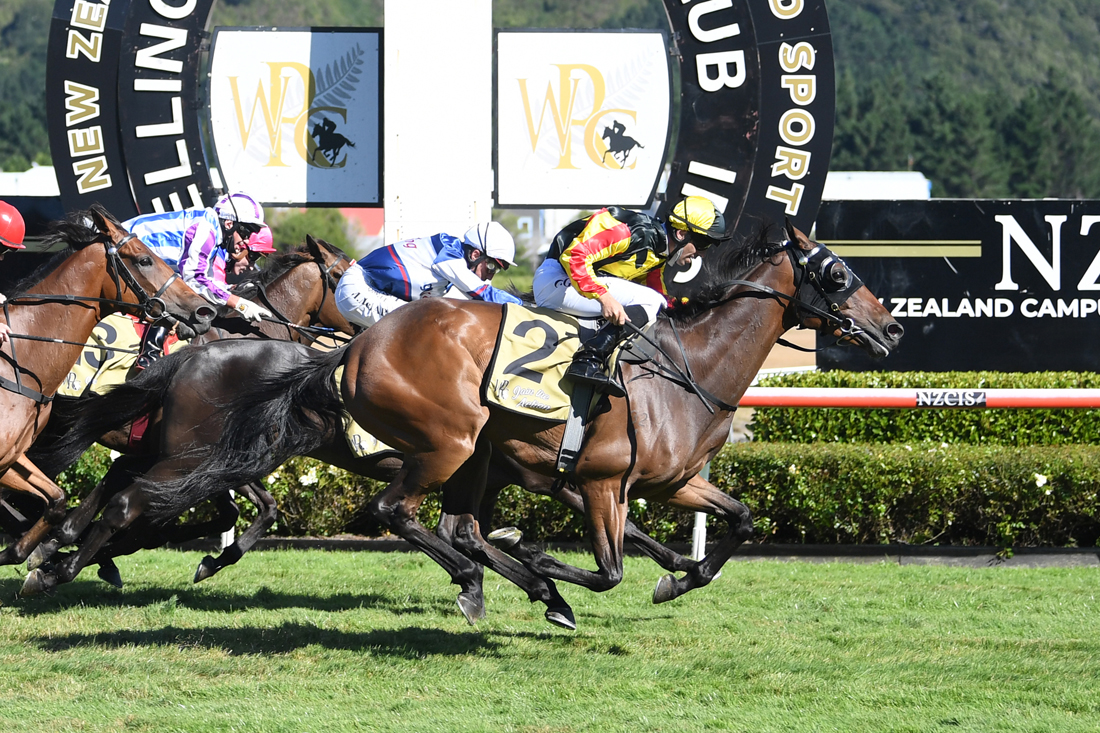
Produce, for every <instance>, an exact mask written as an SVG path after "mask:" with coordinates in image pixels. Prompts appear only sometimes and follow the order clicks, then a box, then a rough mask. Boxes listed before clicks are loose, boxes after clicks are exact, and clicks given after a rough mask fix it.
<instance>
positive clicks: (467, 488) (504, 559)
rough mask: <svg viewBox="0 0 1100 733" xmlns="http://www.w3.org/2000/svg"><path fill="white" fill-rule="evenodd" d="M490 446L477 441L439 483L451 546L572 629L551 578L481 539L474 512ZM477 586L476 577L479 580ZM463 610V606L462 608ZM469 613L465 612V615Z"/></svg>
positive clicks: (482, 610)
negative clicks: (447, 517) (444, 481)
mask: <svg viewBox="0 0 1100 733" xmlns="http://www.w3.org/2000/svg"><path fill="white" fill-rule="evenodd" d="M491 454H492V446H491V444H490V443H489V442H488V441H487V440H479V441H478V442H477V444H476V446H475V449H474V454H473V455H471V456H470V458H469V459H468V460H467V461H466V463H464V464H463V465H462V466H461V467H460V468H459V470H458V471H456V472H455V474H454V475H453V476H452V477H451V478H450V479H448V480H447V482H446V483H445V484H444V485H443V511H444V512H446V514H447V515H449V516H451V517H453V518H454V521H453V523H452V526H453V530H452V532H451V533H450V539H451V543H452V546H453V547H455V548H456V549H457V550H458V551H459V552H461V553H462V554H463V555H465V556H466V557H468V558H470V559H471V560H474V561H475V562H478V563H480V564H481V565H483V566H485V567H487V568H489V569H490V570H493V571H494V572H496V573H498V574H499V575H501V576H503V577H504V578H505V579H506V580H509V581H511V582H512V583H514V584H515V585H517V586H519V588H520V589H522V590H523V591H524V592H525V593H527V597H528V599H530V600H531V602H535V601H542V602H543V603H544V604H546V613H545V616H546V620H547V621H549V622H550V623H552V624H556V625H558V626H562V627H564V628H567V629H570V630H574V629H576V628H577V623H576V619H575V618H574V616H573V610H572V609H571V608H570V607H569V604H568V603H566V602H565V599H564V598H562V597H561V594H559V593H558V590H557V587H556V586H555V585H554V583H553V582H552V581H548V580H546V579H545V578H540V577H538V576H536V575H534V574H532V573H531V572H530V571H528V570H527V569H526V568H524V567H523V565H522V564H520V563H518V562H516V561H515V560H513V559H512V558H510V557H508V555H506V554H505V553H503V552H501V551H500V550H498V549H497V548H495V547H493V546H492V545H490V544H489V543H487V542H486V541H485V539H484V538H483V537H482V535H481V530H480V523H479V522H478V520H477V514H479V513H480V512H482V511H483V509H484V503H483V502H482V494H483V490H484V487H485V483H486V478H487V475H488V469H489V457H490V455H491ZM479 586H480V579H479ZM464 600H469V599H464V598H463V596H461V595H460V596H459V606H460V607H461V606H462V605H463V602H464ZM476 602H477V603H478V604H480V608H477V609H476V617H477V618H481V617H484V615H485V606H484V598H483V597H482V596H481V594H480V593H479V594H478V597H477V598H476ZM463 613H466V609H465V608H464V609H463ZM470 615H471V614H469V613H467V614H466V616H467V618H469V617H470Z"/></svg>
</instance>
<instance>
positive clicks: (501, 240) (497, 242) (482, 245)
mask: <svg viewBox="0 0 1100 733" xmlns="http://www.w3.org/2000/svg"><path fill="white" fill-rule="evenodd" d="M462 242H463V244H468V245H470V246H471V247H473V248H474V249H479V250H481V251H482V252H484V253H485V256H486V257H492V258H493V259H494V260H501V261H502V262H507V263H508V264H509V265H513V266H514V265H515V264H516V263H515V262H513V260H514V259H515V258H516V242H515V240H514V239H512V235H511V234H509V233H508V230H507V229H505V228H504V227H503V226H501V225H500V224H499V223H498V222H495V221H490V222H486V223H484V224H477V225H475V226H472V227H470V228H469V229H467V230H466V233H465V234H463V235H462Z"/></svg>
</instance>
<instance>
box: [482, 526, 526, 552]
mask: <svg viewBox="0 0 1100 733" xmlns="http://www.w3.org/2000/svg"><path fill="white" fill-rule="evenodd" d="M485 539H487V540H489V541H490V542H492V543H493V544H494V545H496V546H497V547H499V548H501V549H502V550H506V549H508V548H509V547H515V546H516V545H517V544H519V541H520V540H522V539H523V532H521V531H520V530H519V529H517V528H516V527H501V528H500V529H494V530H493V531H492V532H490V533H489V536H488V537H486V538H485Z"/></svg>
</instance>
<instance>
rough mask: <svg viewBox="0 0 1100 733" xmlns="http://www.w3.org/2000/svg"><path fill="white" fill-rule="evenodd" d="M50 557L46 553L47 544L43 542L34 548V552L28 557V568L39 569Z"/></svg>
mask: <svg viewBox="0 0 1100 733" xmlns="http://www.w3.org/2000/svg"><path fill="white" fill-rule="evenodd" d="M49 559H50V558H49V555H47V554H46V544H45V543H43V544H41V545H39V546H38V547H36V548H34V552H32V553H31V554H30V557H28V558H27V570H37V569H38V568H40V567H42V564H43V563H44V562H46V560H49Z"/></svg>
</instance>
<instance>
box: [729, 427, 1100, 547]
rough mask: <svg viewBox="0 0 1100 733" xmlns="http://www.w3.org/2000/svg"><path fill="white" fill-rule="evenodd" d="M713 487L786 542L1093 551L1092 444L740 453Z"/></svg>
mask: <svg viewBox="0 0 1100 733" xmlns="http://www.w3.org/2000/svg"><path fill="white" fill-rule="evenodd" d="M711 480H712V481H713V482H714V483H715V484H717V485H718V486H719V487H721V488H722V489H723V490H724V491H726V492H728V493H730V494H732V495H733V496H735V497H737V498H738V499H740V500H741V501H743V502H745V504H747V505H748V507H749V508H750V509H751V510H752V512H753V518H754V520H755V526H756V530H757V539H758V540H764V541H773V542H794V543H803V542H805V543H871V544H873V543H887V542H901V543H911V544H926V543H934V544H943V545H996V546H1001V547H1007V546H1011V545H1054V546H1081V547H1091V546H1094V545H1096V541H1097V538H1098V537H1100V502H1098V501H1097V495H1098V493H1100V451H1098V450H1097V449H1096V448H1092V447H1089V446H1033V447H1026V448H1017V447H1007V446H970V445H948V444H946V443H938V444H937V443H912V444H906V443H902V444H890V445H885V444H865V445H837V444H828V443H826V444H804V443H799V444H791V443H779V444H775V443H739V444H736V445H729V446H726V448H725V449H723V450H722V452H721V453H719V455H718V456H717V458H716V459H715V461H714V463H713V465H712V466H711Z"/></svg>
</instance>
